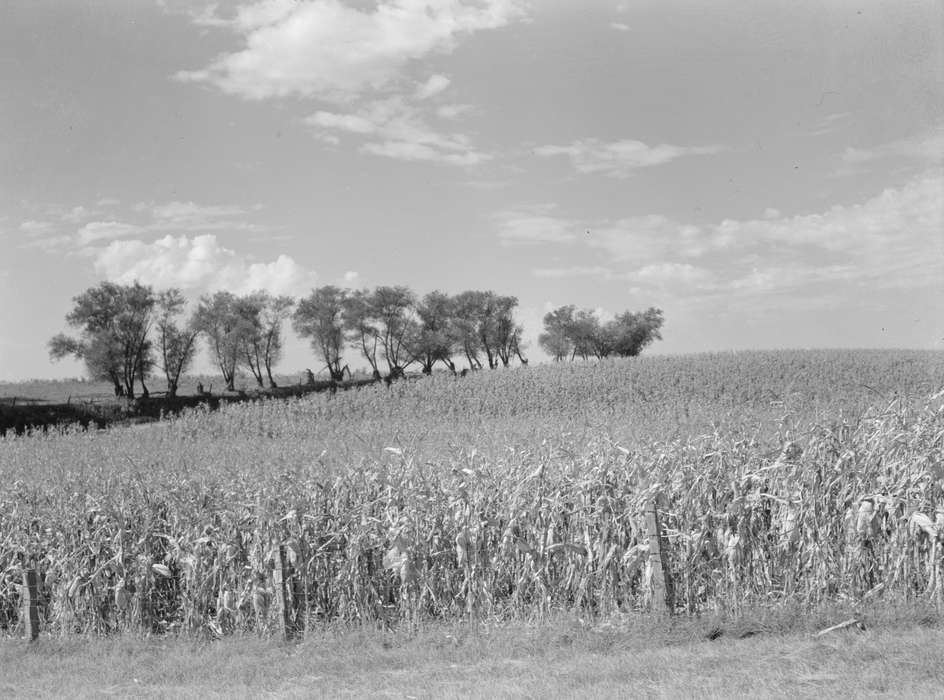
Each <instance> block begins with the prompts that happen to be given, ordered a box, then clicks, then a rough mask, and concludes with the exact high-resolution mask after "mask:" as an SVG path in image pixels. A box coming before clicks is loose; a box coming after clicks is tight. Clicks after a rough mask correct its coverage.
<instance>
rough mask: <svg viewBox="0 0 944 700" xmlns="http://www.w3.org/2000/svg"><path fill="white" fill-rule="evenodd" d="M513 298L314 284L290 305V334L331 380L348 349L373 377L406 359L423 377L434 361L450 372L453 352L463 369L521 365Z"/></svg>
mask: <svg viewBox="0 0 944 700" xmlns="http://www.w3.org/2000/svg"><path fill="white" fill-rule="evenodd" d="M517 306H518V299H517V298H516V297H512V296H501V295H499V294H496V293H495V292H490V291H489V292H482V291H467V292H462V293H461V294H456V295H454V296H450V295H448V294H445V293H443V292H439V291H436V292H430V293H429V294H427V295H426V296H424V297H422V298H418V297H417V296H416V294H414V293H413V292H412V291H411V290H410V289H409V288H407V287H377V288H376V289H375V290H373V291H366V290H358V291H349V290H346V289H341V288H339V287H334V286H326V287H320V288H318V289H315V290H313V291H312V293H311V295H309V296H308V297H305V298H304V299H302V300H301V301H300V302H299V303H298V308H297V309H296V310H295V314H294V316H293V319H292V322H293V325H294V327H295V331H296V332H297V333H298V334H299V335H300V336H302V337H303V338H309V339H310V340H311V346H312V349H313V350H314V351H315V353H316V354H317V355H318V356H319V357H320V359H321V360H322V361H323V362H324V367H325V368H326V369H327V370H328V372H329V374H330V375H331V377H332V379H336V380H340V379H343V377H344V372H345V367H346V365H345V366H342V358H343V354H344V350H345V348H347V347H350V348H352V349H354V350H356V351H357V352H358V353H359V354H360V355H361V357H363V359H364V360H366V362H367V364H368V365H369V366H370V369H371V371H372V372H373V375H374V377H377V378H379V377H380V376H381V363H384V364H385V365H386V368H385V369H386V370H387V372H388V376H390V377H396V376H399V375H402V374H403V372H404V371H405V370H406V368H407V367H409V366H410V365H412V364H414V363H415V364H417V365H419V367H420V369H421V371H422V372H423V373H424V374H430V373H432V371H433V367H434V366H435V365H436V363H437V362H438V363H441V364H442V365H443V366H445V367H446V368H448V369H449V370H450V371H452V372H455V371H456V364H455V361H454V358H455V357H457V356H458V357H463V358H464V359H465V360H466V362H467V363H468V368H469V369H481V368H482V367H485V366H487V367H489V368H491V369H494V368H496V367H498V366H500V365H504V366H507V365H508V364H509V363H510V362H511V361H512V360H513V359H514V358H515V357H517V358H518V359H519V360H520V361H521V362H522V363H523V364H527V360H526V359H525V358H524V356H523V355H522V344H521V337H522V333H523V329H522V327H521V326H520V325H518V324H517V323H515V320H514V310H515V308H516V307H517Z"/></svg>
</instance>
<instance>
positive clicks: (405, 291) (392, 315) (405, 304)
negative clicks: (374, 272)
mask: <svg viewBox="0 0 944 700" xmlns="http://www.w3.org/2000/svg"><path fill="white" fill-rule="evenodd" d="M369 303H370V307H371V311H370V315H371V318H372V319H373V320H374V322H375V323H376V326H375V327H376V329H377V336H378V338H379V339H380V348H381V352H382V353H383V357H384V360H386V362H387V369H388V370H389V374H388V376H389V377H397V376H401V375H402V374H403V372H404V370H405V369H406V368H407V367H409V366H410V364H411V363H412V362H413V357H411V356H410V353H409V352H408V348H409V346H410V344H411V339H412V338H413V337H414V336H415V334H416V333H417V332H418V324H417V322H416V319H415V317H414V308H415V306H416V295H415V294H414V293H413V292H412V290H410V289H409V288H408V287H377V288H376V289H375V290H374V292H373V294H371V296H370V302H369Z"/></svg>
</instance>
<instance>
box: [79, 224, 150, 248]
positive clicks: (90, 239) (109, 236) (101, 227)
mask: <svg viewBox="0 0 944 700" xmlns="http://www.w3.org/2000/svg"><path fill="white" fill-rule="evenodd" d="M143 230H144V229H142V228H141V227H140V226H136V225H134V224H128V223H124V222H121V221H92V222H89V223H87V224H85V226H83V227H82V228H80V229H79V230H78V232H77V233H76V234H75V239H76V241H77V243H78V244H79V245H82V246H85V245H89V244H91V243H98V242H101V241H112V240H115V239H116V238H129V237H130V236H135V235H138V234H140V233H141V232H142V231H143Z"/></svg>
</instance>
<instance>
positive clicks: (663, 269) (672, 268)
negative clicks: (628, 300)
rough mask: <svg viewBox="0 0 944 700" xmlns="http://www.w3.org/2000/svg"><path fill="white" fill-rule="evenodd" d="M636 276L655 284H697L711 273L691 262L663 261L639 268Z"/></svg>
mask: <svg viewBox="0 0 944 700" xmlns="http://www.w3.org/2000/svg"><path fill="white" fill-rule="evenodd" d="M634 277H635V278H636V279H638V280H640V281H642V282H648V283H655V284H669V283H676V282H683V283H686V284H695V283H698V282H702V281H704V280H706V279H708V278H709V277H710V273H709V272H708V271H707V270H705V269H703V268H700V267H695V266H694V265H691V264H689V263H677V262H663V263H653V264H651V265H646V266H645V267H643V268H641V269H640V270H638V271H637V272H636V273H635V275H634Z"/></svg>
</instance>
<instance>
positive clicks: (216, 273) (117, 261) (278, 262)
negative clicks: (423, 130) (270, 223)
mask: <svg viewBox="0 0 944 700" xmlns="http://www.w3.org/2000/svg"><path fill="white" fill-rule="evenodd" d="M94 266H95V270H96V271H97V272H98V273H99V274H101V275H103V276H105V277H106V278H107V279H110V280H113V281H115V282H119V283H130V282H132V281H133V280H139V281H141V282H143V283H145V284H151V285H154V286H155V287H160V288H167V287H180V288H182V289H185V290H197V291H212V290H217V289H227V290H230V291H232V292H234V293H237V294H244V293H247V292H250V291H253V290H256V289H265V290H268V291H270V292H272V293H273V294H300V293H302V292H304V291H305V290H307V289H308V288H309V287H310V286H311V285H312V284H313V282H314V274H313V273H312V272H310V271H308V270H305V269H304V268H303V267H301V266H300V265H299V264H298V263H297V262H295V260H293V259H292V258H291V257H289V256H287V255H279V256H278V257H277V258H276V259H275V260H273V261H271V262H255V261H252V260H250V259H248V258H246V257H245V256H241V255H238V254H237V253H236V252H235V251H234V250H232V249H230V248H226V247H224V246H222V245H220V243H219V242H218V241H217V238H216V236H215V235H213V234H201V235H197V236H194V237H192V238H191V237H188V236H186V235H181V236H173V235H167V236H164V237H163V238H160V239H158V240H156V241H154V242H152V243H148V242H146V241H142V240H126V241H125V240H123V241H112V242H111V243H110V244H109V245H108V246H106V247H104V248H100V249H97V251H96V253H95V257H94Z"/></svg>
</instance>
